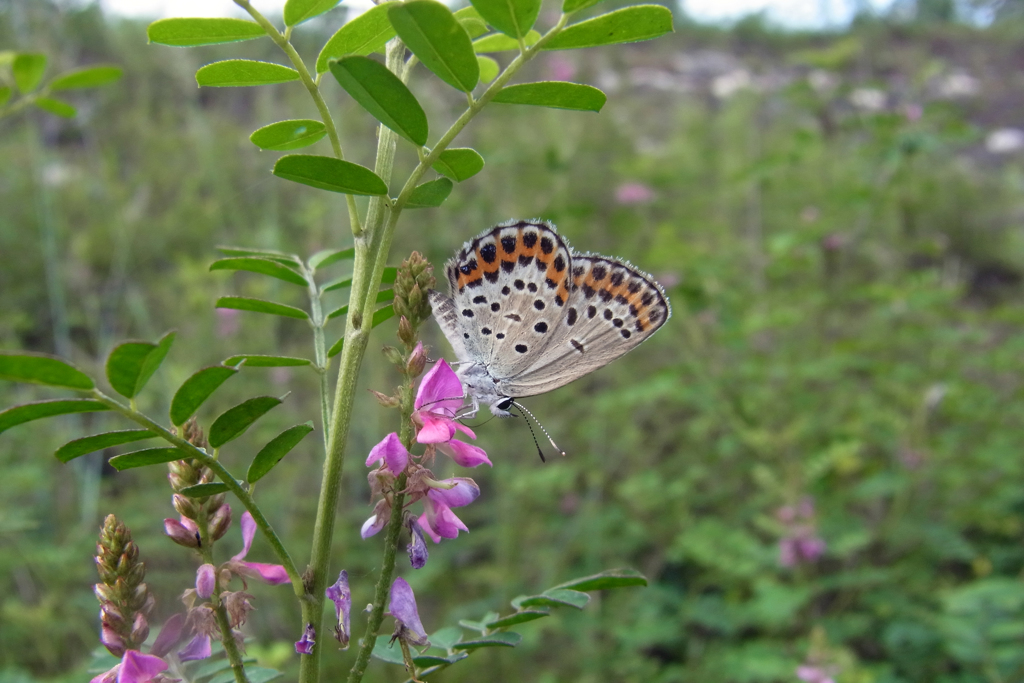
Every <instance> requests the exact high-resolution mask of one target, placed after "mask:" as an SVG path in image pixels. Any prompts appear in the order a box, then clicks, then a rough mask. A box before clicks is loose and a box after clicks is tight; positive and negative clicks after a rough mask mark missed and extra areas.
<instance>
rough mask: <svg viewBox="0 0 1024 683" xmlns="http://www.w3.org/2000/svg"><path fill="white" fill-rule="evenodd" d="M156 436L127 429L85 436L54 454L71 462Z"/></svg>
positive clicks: (142, 431)
mask: <svg viewBox="0 0 1024 683" xmlns="http://www.w3.org/2000/svg"><path fill="white" fill-rule="evenodd" d="M155 436H156V434H154V433H153V432H151V431H149V430H148V429H126V430H124V431H120V432H104V433H103V434H96V435H94V436H83V437H82V438H81V439H75V440H74V441H69V442H67V443H66V444H64V445H63V446H61V447H60V448H58V449H57V451H56V452H55V453H54V455H55V456H56V457H57V459H58V460H60V461H61V462H69V461H71V460H74V459H75V458H77V457H79V456H82V455H85V454H86V453H95V452H96V451H102V450H103V449H104V448H110V447H111V446H120V445H121V444H125V443H131V442H133V441H141V440H142V439H152V438H153V437H155Z"/></svg>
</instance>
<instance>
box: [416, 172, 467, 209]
mask: <svg viewBox="0 0 1024 683" xmlns="http://www.w3.org/2000/svg"><path fill="white" fill-rule="evenodd" d="M453 187H455V185H454V183H452V181H451V180H449V179H448V178H438V179H437V180H431V181H430V182H426V183H423V184H422V185H417V186H416V187H415V188H414V189H413V191H412V192H410V193H409V199H408V200H407V201H406V202H405V208H407V209H424V208H431V207H435V206H441V204H443V203H444V200H446V199H448V195H450V194H451V193H452V188H453Z"/></svg>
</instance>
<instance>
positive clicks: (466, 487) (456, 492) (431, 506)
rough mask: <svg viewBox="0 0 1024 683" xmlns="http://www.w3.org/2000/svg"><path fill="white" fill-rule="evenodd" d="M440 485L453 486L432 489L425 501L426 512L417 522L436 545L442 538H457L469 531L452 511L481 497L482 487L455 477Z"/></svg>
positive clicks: (470, 480) (471, 481) (468, 480)
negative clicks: (462, 532) (461, 533)
mask: <svg viewBox="0 0 1024 683" xmlns="http://www.w3.org/2000/svg"><path fill="white" fill-rule="evenodd" d="M440 483H442V484H450V485H452V486H451V487H450V488H440V487H438V488H431V489H430V490H429V491H428V492H427V497H426V498H425V499H424V501H423V507H424V508H426V511H425V512H424V513H423V514H422V515H420V518H419V519H418V520H417V522H418V523H419V525H420V526H421V527H423V530H424V531H426V532H427V534H429V535H430V538H431V539H433V541H434V543H440V542H441V539H442V538H456V537H458V535H459V531H469V528H468V527H466V525H465V524H464V523H463V522H462V520H461V519H459V518H458V517H457V516H456V515H455V513H454V512H452V510H451V509H452V508H453V507H462V506H464V505H469V504H470V503H472V502H473V501H474V500H476V499H477V497H478V496H479V495H480V487H478V486H477V485H476V482H474V481H473V480H472V479H466V478H463V477H455V478H453V479H445V480H444V481H442V482H440Z"/></svg>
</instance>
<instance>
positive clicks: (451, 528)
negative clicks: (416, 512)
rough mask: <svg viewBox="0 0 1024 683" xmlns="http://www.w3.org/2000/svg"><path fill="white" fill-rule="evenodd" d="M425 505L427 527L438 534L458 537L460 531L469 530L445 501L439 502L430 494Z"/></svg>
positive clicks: (444, 536) (446, 536)
mask: <svg viewBox="0 0 1024 683" xmlns="http://www.w3.org/2000/svg"><path fill="white" fill-rule="evenodd" d="M424 505H425V507H426V508H427V514H426V518H427V527H428V528H430V529H433V531H434V533H436V534H437V535H438V536H441V537H442V538H458V536H459V531H469V528H468V527H467V526H466V525H465V524H463V523H462V520H461V519H459V518H458V516H457V515H456V514H455V513H454V512H452V511H451V508H449V507H448V506H447V505H445V504H444V503H439V502H437V501H435V500H433V499H431V498H430V497H429V496H428V497H427V499H426V500H425V501H424ZM431 536H433V534H431Z"/></svg>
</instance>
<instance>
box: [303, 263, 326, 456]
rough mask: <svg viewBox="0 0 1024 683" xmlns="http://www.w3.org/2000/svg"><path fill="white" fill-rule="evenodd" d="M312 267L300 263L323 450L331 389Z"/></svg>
mask: <svg viewBox="0 0 1024 683" xmlns="http://www.w3.org/2000/svg"><path fill="white" fill-rule="evenodd" d="M313 275H314V272H313V269H312V268H309V267H307V266H306V264H305V263H303V264H302V276H303V277H304V278H306V282H308V283H309V287H308V288H307V292H308V294H309V312H310V324H311V325H312V326H313V351H314V354H315V357H316V371H317V375H319V381H320V420H321V425H322V427H321V429H322V430H323V439H324V450H325V452H326V449H327V446H328V443H327V435H328V433H330V430H331V422H330V420H331V391H330V382H329V380H328V378H327V340H326V339H325V338H324V312H323V307H322V306H321V303H320V288H319V287H317V286H316V282H315V280H314V278H313Z"/></svg>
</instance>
